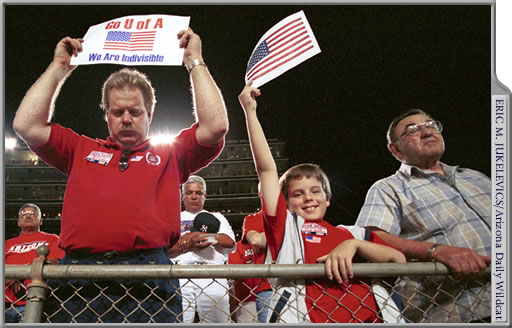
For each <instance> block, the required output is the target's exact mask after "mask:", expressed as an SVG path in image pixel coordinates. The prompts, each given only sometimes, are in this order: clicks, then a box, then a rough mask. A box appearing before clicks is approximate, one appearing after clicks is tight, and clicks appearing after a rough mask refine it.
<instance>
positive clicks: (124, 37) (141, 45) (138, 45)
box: [103, 31, 156, 51]
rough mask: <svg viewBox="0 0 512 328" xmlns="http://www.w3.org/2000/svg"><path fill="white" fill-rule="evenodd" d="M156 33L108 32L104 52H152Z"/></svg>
mask: <svg viewBox="0 0 512 328" xmlns="http://www.w3.org/2000/svg"><path fill="white" fill-rule="evenodd" d="M155 36H156V31H143V32H128V31H109V32H108V33H107V38H106V39H105V44H104V46H103V49H104V50H124V51H153V45H154V43H155Z"/></svg>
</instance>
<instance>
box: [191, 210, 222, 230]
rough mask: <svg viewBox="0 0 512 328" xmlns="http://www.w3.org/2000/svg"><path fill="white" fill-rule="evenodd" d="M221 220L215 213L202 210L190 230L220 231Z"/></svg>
mask: <svg viewBox="0 0 512 328" xmlns="http://www.w3.org/2000/svg"><path fill="white" fill-rule="evenodd" d="M219 228H220V221H219V219H217V218H216V217H215V215H213V214H211V213H208V212H201V213H198V214H197V215H196V217H195V218H194V224H193V226H192V227H191V228H190V231H192V232H193V231H199V232H208V233H217V232H219Z"/></svg>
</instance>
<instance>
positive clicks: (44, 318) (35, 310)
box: [5, 253, 491, 323]
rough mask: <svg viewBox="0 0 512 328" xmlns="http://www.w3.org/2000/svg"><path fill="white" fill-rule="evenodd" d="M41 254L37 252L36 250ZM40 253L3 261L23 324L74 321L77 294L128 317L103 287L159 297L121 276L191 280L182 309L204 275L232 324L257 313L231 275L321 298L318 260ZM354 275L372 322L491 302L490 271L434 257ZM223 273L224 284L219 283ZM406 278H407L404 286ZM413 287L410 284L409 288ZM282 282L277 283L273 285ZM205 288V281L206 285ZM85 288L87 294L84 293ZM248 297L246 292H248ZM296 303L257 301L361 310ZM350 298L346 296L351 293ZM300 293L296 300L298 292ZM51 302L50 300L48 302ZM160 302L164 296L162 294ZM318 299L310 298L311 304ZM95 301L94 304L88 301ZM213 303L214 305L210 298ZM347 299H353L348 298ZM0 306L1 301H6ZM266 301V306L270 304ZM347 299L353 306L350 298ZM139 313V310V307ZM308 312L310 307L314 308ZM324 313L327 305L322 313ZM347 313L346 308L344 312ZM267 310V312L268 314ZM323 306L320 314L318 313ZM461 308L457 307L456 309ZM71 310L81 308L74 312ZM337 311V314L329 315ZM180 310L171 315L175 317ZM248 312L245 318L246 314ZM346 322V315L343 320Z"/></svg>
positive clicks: (485, 312)
mask: <svg viewBox="0 0 512 328" xmlns="http://www.w3.org/2000/svg"><path fill="white" fill-rule="evenodd" d="M40 254H42V253H40ZM43 264H44V255H40V257H39V258H38V259H36V260H35V261H34V262H33V264H32V265H6V267H5V278H6V279H16V280H22V281H23V280H25V279H31V280H32V282H31V283H30V284H28V285H27V292H26V294H25V295H24V296H21V299H23V300H26V307H25V310H24V313H20V315H23V322H48V323H50V322H54V321H52V318H55V317H56V315H57V314H59V313H61V314H62V313H65V314H67V315H69V318H70V319H69V322H79V320H78V319H77V317H76V313H75V312H73V311H71V310H69V307H68V302H71V300H72V299H74V300H77V299H78V300H80V301H81V302H82V303H81V304H83V307H84V310H85V309H87V310H88V311H93V312H94V313H95V315H96V316H97V319H96V321H95V322H100V323H101V322H109V321H108V320H107V319H105V318H107V317H106V316H104V315H103V314H102V313H96V312H95V311H96V309H95V305H94V304H97V302H98V299H100V298H102V302H105V301H106V302H107V303H108V302H111V304H107V306H106V307H105V308H106V309H107V310H106V311H107V312H108V311H110V313H112V312H115V311H119V313H118V314H119V315H120V316H121V318H122V319H121V321H119V322H127V323H128V322H130V320H129V318H128V315H126V313H122V312H121V311H120V310H119V309H118V306H117V305H118V304H119V302H120V300H119V299H112V298H110V297H109V296H108V295H109V293H110V292H111V291H113V290H116V291H117V292H119V291H121V294H122V295H121V296H120V299H121V300H122V299H129V300H130V301H131V302H134V304H135V307H137V308H139V309H142V308H143V306H142V303H144V302H145V301H146V300H147V299H148V298H149V297H156V298H159V297H160V296H159V295H160V294H159V293H158V287H156V288H155V287H154V286H148V285H145V284H142V285H141V286H144V291H143V292H140V290H138V291H137V290H134V289H133V288H132V287H131V285H130V284H129V283H126V281H128V280H129V281H133V280H135V281H143V280H147V279H162V280H168V279H171V278H180V281H181V284H182V287H183V286H186V285H194V286H197V287H198V289H199V292H198V295H196V296H194V298H193V299H188V298H187V297H185V296H184V295H182V294H181V292H180V291H179V290H178V294H180V296H181V297H182V298H183V311H186V310H187V308H188V307H190V306H192V307H193V306H194V305H193V304H195V303H196V302H195V301H196V298H197V299H199V297H200V296H201V295H203V294H208V293H209V292H208V290H207V289H206V287H205V286H206V285H204V284H198V283H197V282H198V281H199V280H197V279H201V281H204V279H211V281H210V282H208V286H215V287H217V290H220V291H221V293H220V296H218V295H217V296H216V297H217V298H214V297H213V296H211V295H207V296H208V297H210V299H211V302H210V303H211V308H210V310H209V311H221V312H223V313H222V316H225V317H226V318H227V321H226V322H232V323H234V322H237V321H238V320H237V318H239V316H238V315H237V314H240V313H244V314H245V315H244V317H245V318H246V319H244V320H245V321H243V322H258V318H257V315H258V313H257V312H256V310H255V306H254V304H253V302H254V300H253V298H256V299H258V297H259V295H258V294H257V293H256V292H255V289H256V287H255V286H248V285H247V287H248V288H249V289H251V292H250V294H249V295H248V296H247V297H245V298H244V299H238V298H237V297H236V296H235V292H234V290H233V282H234V281H235V280H243V279H246V278H269V279H270V280H272V281H274V282H276V281H277V282H279V284H280V285H274V286H273V289H272V293H273V298H274V299H279V298H281V299H282V298H283V296H285V295H284V293H283V290H286V289H287V290H295V291H297V290H299V292H298V293H299V294H300V293H301V292H300V290H305V289H304V286H305V285H308V286H316V288H317V290H320V291H321V293H320V294H321V297H329V293H328V290H322V288H324V287H325V286H326V284H325V279H323V280H322V278H325V270H324V266H323V265H322V264H304V265H275V264H268V265H267V264H265V265H263V264H260V265H257V264H243V265H151V264H148V265H43ZM353 271H354V275H355V279H356V278H357V279H361V281H362V282H363V285H364V284H366V286H367V287H368V290H372V291H373V293H371V292H369V294H368V295H366V296H363V297H361V296H358V298H357V299H358V300H359V301H360V304H358V305H357V306H355V308H357V311H360V309H361V308H363V309H364V308H365V307H368V297H369V296H373V297H370V298H372V299H374V300H375V303H377V304H379V306H378V307H377V308H376V309H375V308H371V307H368V310H369V311H373V312H375V315H374V319H372V320H373V322H388V321H387V320H386V316H385V313H383V311H384V310H383V307H382V305H383V304H384V305H392V312H393V311H394V313H395V317H396V318H397V320H400V322H410V323H426V322H436V321H438V322H439V321H440V322H485V320H486V319H485V317H488V316H490V311H491V300H490V298H489V295H490V293H489V290H490V269H487V271H486V273H485V275H483V276H482V277H480V278H479V280H458V279H456V278H454V277H453V276H451V275H450V273H449V270H448V268H447V267H446V266H445V265H443V264H441V263H434V262H427V263H422V262H410V263H407V264H385V263H356V264H354V265H353ZM43 279H44V280H47V281H61V282H65V283H64V284H61V285H60V286H58V287H53V286H51V284H50V283H48V285H50V286H48V285H47V283H46V282H45V281H44V280H43ZM224 279H226V280H227V282H228V284H227V285H226V284H225V283H221V281H223V280H224ZM411 283H412V284H411ZM376 284H378V285H379V286H380V288H381V290H382V288H383V289H384V290H385V291H386V292H387V293H386V292H385V293H384V294H381V293H378V292H376V289H372V288H373V287H372V286H375V285H376ZM411 286H413V287H411ZM281 287H285V288H281ZM63 288H68V289H70V290H71V292H70V293H68V294H66V295H67V296H66V297H65V298H62V297H60V296H59V295H60V294H62V293H61V292H62V289H63ZM208 288H209V287H208ZM346 291H347V294H350V293H351V291H350V286H349V285H347V289H346ZM86 294H87V295H86ZM251 296H252V297H251ZM303 296H304V297H303V299H302V300H303V301H305V302H306V303H307V304H308V305H307V306H304V304H302V305H301V304H299V305H298V306H294V305H291V304H292V303H291V298H290V297H289V296H287V297H286V299H288V300H289V301H290V302H289V303H287V304H286V305H285V307H284V308H281V310H280V311H274V310H275V309H277V308H278V306H275V307H272V306H271V304H270V300H265V302H266V303H265V304H264V305H266V306H268V307H270V311H269V317H270V316H271V315H272V314H275V316H274V318H276V316H277V321H276V322H286V321H285V320H284V319H283V318H285V317H286V316H284V315H283V316H282V317H280V316H281V314H282V313H283V311H284V312H286V311H292V312H294V313H295V314H296V316H297V318H298V319H297V321H299V322H300V321H308V320H311V316H313V314H314V313H322V314H321V316H322V317H323V318H325V320H327V321H330V322H333V321H335V320H336V318H339V316H338V314H339V312H340V311H348V318H349V321H352V322H357V321H358V320H361V318H360V317H361V316H360V315H359V314H357V313H355V312H357V311H355V310H353V309H350V308H349V307H347V305H346V302H344V301H343V300H341V298H340V299H336V300H331V301H330V304H331V305H330V306H331V308H330V309H329V310H327V309H324V308H322V304H324V303H322V302H320V301H318V299H320V297H318V296H315V297H318V299H316V298H315V299H314V297H313V296H312V295H311V293H310V294H308V292H306V293H305V295H303ZM352 296H354V295H352ZM52 299H53V301H54V302H53V303H54V304H57V306H56V307H53V308H47V307H46V306H45V303H47V302H48V301H49V300H52ZM221 299H224V300H229V304H230V306H229V307H228V308H227V309H226V308H225V307H221V306H220V305H219V306H218V308H217V307H216V305H217V304H220V301H219V300H221ZM298 299H300V298H298ZM55 300H56V302H55ZM162 301H163V304H164V306H166V304H167V301H166V300H162ZM317 301H318V302H317ZM95 302H96V303H95ZM217 302H219V303H217ZM352 302H353V301H352ZM6 304H8V303H6ZM272 305H273V304H272ZM352 305H353V304H352ZM17 309H18V307H17V306H16V305H12V304H11V305H10V306H6V309H5V311H6V312H7V311H17ZM304 309H305V310H304ZM144 311H146V310H144ZM155 311H156V312H159V309H156V310H155ZM315 311H316V312H315ZM328 311H331V312H329V313H327V312H328ZM351 311H352V312H354V313H351ZM274 312H275V313H274ZM324 312H325V313H324ZM463 312H464V313H463ZM79 313H81V312H80V311H79ZM334 313H338V314H336V315H335V314H334ZM180 315H181V313H177V314H176V316H178V317H180V318H181V316H180ZM207 317H208V316H207V315H206V313H197V314H196V317H195V320H194V322H207V320H208V319H207ZM153 318H154V317H153V315H152V314H151V313H148V321H147V322H154V321H153ZM247 318H248V319H247ZM347 322H348V321H347Z"/></svg>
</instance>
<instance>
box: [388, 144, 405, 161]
mask: <svg viewBox="0 0 512 328" xmlns="http://www.w3.org/2000/svg"><path fill="white" fill-rule="evenodd" d="M388 150H389V151H390V152H391V154H393V156H395V158H396V159H398V160H399V161H401V160H402V152H401V151H400V149H399V148H398V147H397V145H396V144H394V143H392V142H390V143H388Z"/></svg>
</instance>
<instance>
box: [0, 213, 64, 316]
mask: <svg viewBox="0 0 512 328" xmlns="http://www.w3.org/2000/svg"><path fill="white" fill-rule="evenodd" d="M41 224H43V219H42V217H41V209H40V208H39V207H38V206H37V205H35V204H25V205H23V206H22V207H21V208H20V209H19V211H18V227H20V229H21V231H20V235H19V236H18V237H15V238H11V239H8V240H6V241H5V264H6V265H9V264H32V261H33V260H34V259H36V258H37V254H36V251H37V248H38V247H39V246H43V245H46V246H48V248H49V249H50V253H49V254H48V256H47V262H48V263H51V264H56V263H58V262H59V260H60V259H61V258H63V257H64V255H65V253H64V251H63V250H62V249H60V248H59V246H58V244H59V236H57V235H54V234H50V233H46V232H42V231H41V230H40V227H41ZM29 282H30V280H28V279H27V280H25V281H24V282H21V281H19V280H13V279H7V280H6V281H5V308H6V312H5V322H9V323H15V322H21V319H22V317H23V314H24V311H25V304H26V300H25V297H26V287H25V286H26V285H27V284H28V283H29Z"/></svg>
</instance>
